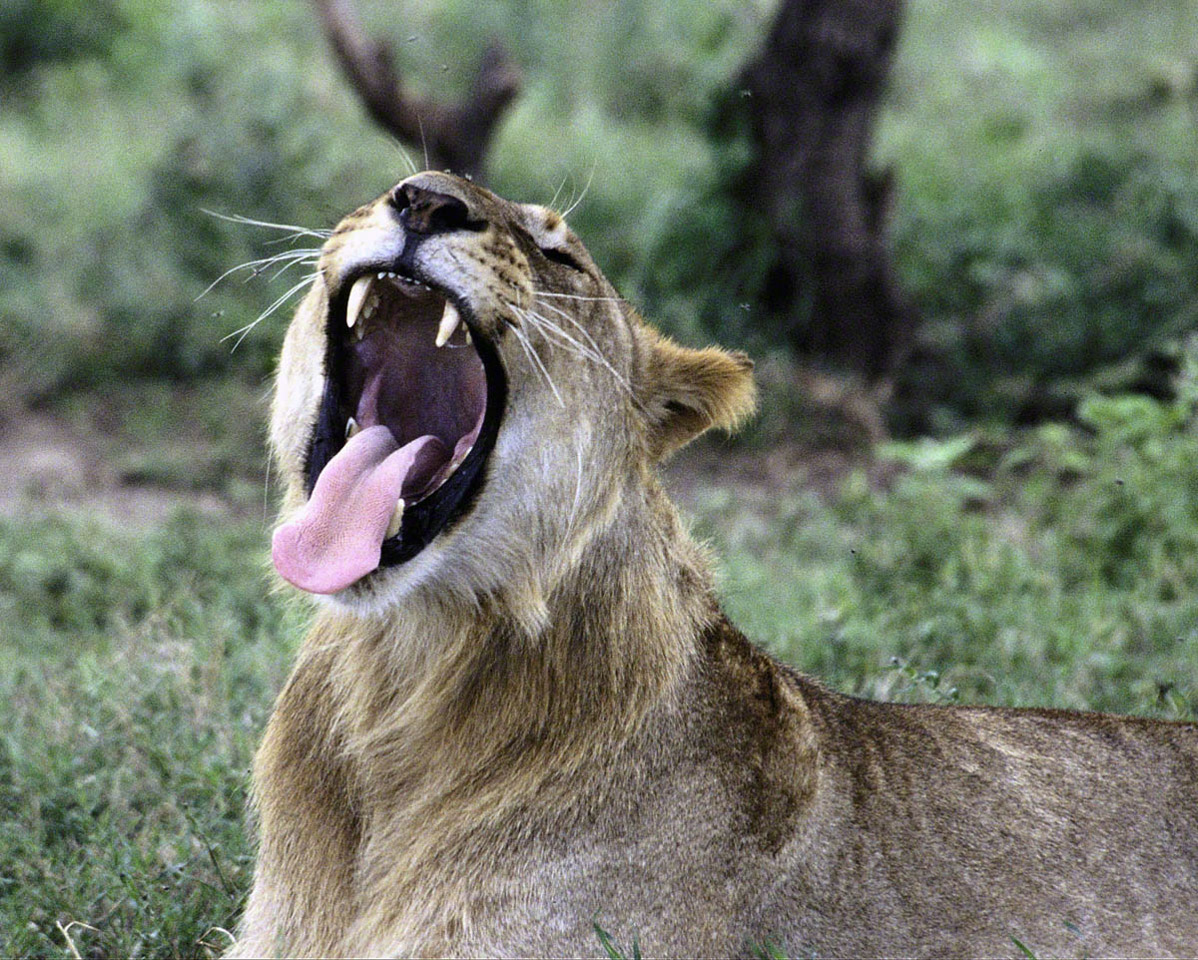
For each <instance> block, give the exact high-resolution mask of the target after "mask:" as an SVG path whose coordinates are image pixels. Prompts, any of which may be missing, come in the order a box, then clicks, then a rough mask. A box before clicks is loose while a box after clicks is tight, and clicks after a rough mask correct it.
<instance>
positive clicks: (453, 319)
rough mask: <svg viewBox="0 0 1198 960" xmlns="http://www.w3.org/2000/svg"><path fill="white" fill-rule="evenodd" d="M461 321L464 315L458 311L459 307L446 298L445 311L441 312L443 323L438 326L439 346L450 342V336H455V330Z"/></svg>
mask: <svg viewBox="0 0 1198 960" xmlns="http://www.w3.org/2000/svg"><path fill="white" fill-rule="evenodd" d="M461 322H462V316H461V314H460V313H458V308H457V307H455V306H454V305H453V304H452V303H450V302H449V301H448V300H446V301H445V312H444V313H443V314H441V325H440V326H439V327H437V346H438V347H443V346H445V344H447V343H448V342H449V338H450V337H452V336H453V332H454V331H455V330H457V328H458V324H459V323H461Z"/></svg>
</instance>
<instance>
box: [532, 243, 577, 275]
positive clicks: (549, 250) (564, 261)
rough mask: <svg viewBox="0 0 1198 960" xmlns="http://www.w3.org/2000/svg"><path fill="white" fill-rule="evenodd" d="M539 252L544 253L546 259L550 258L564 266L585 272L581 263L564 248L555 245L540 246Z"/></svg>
mask: <svg viewBox="0 0 1198 960" xmlns="http://www.w3.org/2000/svg"><path fill="white" fill-rule="evenodd" d="M539 249H540V251H541V253H543V254H544V255H545V259H546V260H552V261H553V262H554V263H560V264H561V265H562V266H564V267H569V268H570V269H571V270H577V271H578V272H579V273H585V272H586V270H585V269H584V268H583V265H582V264H581V263H579V262H578V261H577V260H575V259H574V257H573V255H571V254H570V253H569V252H567V251H565V250H559V249H557V248H556V247H540V248H539Z"/></svg>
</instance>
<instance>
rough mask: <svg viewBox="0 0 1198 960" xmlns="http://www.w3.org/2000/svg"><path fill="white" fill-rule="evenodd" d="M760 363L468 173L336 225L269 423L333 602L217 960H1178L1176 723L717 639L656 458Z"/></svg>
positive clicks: (1194, 883)
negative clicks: (990, 959) (903, 695)
mask: <svg viewBox="0 0 1198 960" xmlns="http://www.w3.org/2000/svg"><path fill="white" fill-rule="evenodd" d="M751 366H752V365H751V363H750V362H749V360H748V359H747V358H746V357H745V356H743V355H741V354H736V353H727V352H724V351H721V350H717V349H707V350H688V349H685V348H683V347H680V346H678V345H676V344H674V343H672V342H671V341H669V340H667V339H665V338H664V337H662V336H661V335H659V334H658V333H656V332H655V331H654V330H653V329H652V328H651V327H649V326H647V325H646V324H645V323H644V322H643V321H642V320H641V319H640V318H639V317H638V316H637V315H636V313H635V312H634V311H633V310H632V309H631V307H629V305H628V304H627V303H625V302H624V301H623V300H621V299H620V298H619V296H618V295H617V294H616V292H615V291H614V290H613V289H612V287H611V285H610V284H609V283H608V282H607V281H606V280H605V279H604V277H603V275H602V274H601V273H600V272H599V270H598V269H597V268H596V267H595V265H594V263H593V262H592V260H591V258H590V256H589V254H588V253H587V251H586V249H585V248H584V247H583V246H582V244H581V243H580V242H579V241H578V239H577V238H576V237H575V236H574V235H573V234H572V233H571V232H570V231H569V229H568V228H567V227H566V225H565V223H564V222H563V221H562V219H561V218H560V217H559V216H558V215H557V214H555V213H552V212H550V211H548V210H546V209H544V208H542V207H536V206H522V205H519V204H515V203H511V202H509V201H506V200H503V199H501V198H499V197H497V196H495V195H493V194H491V193H489V192H488V191H486V190H484V189H482V188H481V187H479V186H476V185H475V184H473V183H470V182H468V181H466V180H462V179H459V178H457V177H454V176H450V175H448V174H442V173H423V174H418V175H416V176H414V177H411V178H409V179H408V180H405V181H404V182H403V183H401V184H399V185H398V186H397V187H396V188H395V189H394V190H392V191H390V192H389V193H387V194H386V195H385V196H383V197H381V198H379V199H378V200H376V201H375V202H374V203H371V204H368V205H367V206H364V207H362V208H361V209H359V210H357V211H356V212H354V213H353V214H352V215H350V216H349V217H347V218H346V219H345V220H344V221H343V222H342V223H341V225H340V226H339V227H338V228H337V229H336V231H335V232H334V233H333V235H332V236H331V237H330V239H329V241H328V243H327V244H326V245H325V248H324V251H323V254H322V256H321V259H320V267H319V271H318V277H317V280H316V282H315V284H314V286H313V288H312V290H311V292H310V293H309V294H308V296H307V298H306V300H305V301H304V303H303V305H302V306H301V307H300V309H299V311H298V313H297V315H296V317H295V320H294V322H293V323H292V325H291V328H290V330H289V331H288V334H287V339H286V343H285V344H284V347H283V355H282V360H281V364H280V368H279V374H278V389H277V395H276V398H275V403H274V412H273V423H272V442H273V447H274V453H275V457H276V460H277V463H278V466H279V470H280V474H281V476H282V477H283V478H284V481H285V483H286V496H285V503H284V507H283V520H284V522H283V524H282V525H281V526H280V527H279V528H278V530H277V531H276V533H275V538H274V549H273V556H274V562H275V566H276V568H277V569H278V571H279V573H280V574H281V575H282V576H283V577H284V578H285V579H287V580H288V581H290V582H291V583H292V584H294V585H295V586H297V587H299V588H300V589H301V590H304V591H308V592H310V593H313V594H323V595H327V596H328V597H329V598H330V599H329V600H327V601H325V602H324V603H323V605H322V606H321V607H320V611H319V613H318V614H317V617H316V623H315V625H314V626H313V628H312V631H311V633H310V634H309V636H308V638H307V640H306V641H305V643H304V646H303V648H302V650H301V652H300V654H299V659H298V663H297V664H296V667H295V671H294V673H293V674H292V676H291V679H290V681H289V682H288V684H287V687H286V689H285V690H284V691H283V693H282V695H281V696H280V697H279V701H278V704H277V706H276V708H275V712H274V716H273V717H272V719H271V721H270V725H269V728H268V729H267V732H266V736H265V740H264V742H263V744H262V747H261V749H260V751H259V753H258V757H257V761H256V763H255V768H254V797H255V805H256V809H257V813H258V821H259V833H260V838H261V842H260V851H259V856H258V863H257V871H256V876H255V881H254V888H253V892H252V893H251V895H250V898H249V904H248V907H247V909H246V914H245V918H244V921H243V923H242V927H241V939H240V941H239V942H238V944H237V945H236V947H235V948H234V951H233V953H234V955H237V956H260V955H266V954H272V953H279V954H284V955H290V956H297V955H304V956H326V957H329V956H366V955H371V956H379V955H382V956H450V955H477V956H491V957H495V956H565V955H603V946H602V944H601V942H600V940H599V939H598V937H597V936H596V933H595V925H596V924H598V925H599V926H601V927H602V928H604V929H605V930H606V931H608V932H609V933H610V934H611V935H612V937H613V938H614V939H615V940H616V942H617V943H620V944H623V945H624V946H625V947H626V948H627V947H629V946H631V945H632V944H633V942H634V941H635V942H636V943H638V944H639V945H640V948H641V949H642V950H643V951H645V952H646V953H648V954H654V955H676V956H689V957H700V956H702V957H716V956H732V955H745V954H751V953H753V952H754V951H755V950H756V951H760V950H761V949H763V948H767V947H772V948H779V949H782V950H785V951H788V952H790V953H791V954H804V955H807V954H812V955H820V956H854V957H860V956H877V955H891V956H893V955H907V956H916V955H919V956H929V955H936V956H942V955H988V956H995V955H1000V954H1011V953H1013V952H1014V946H1013V941H1012V937H1013V936H1014V937H1018V938H1019V939H1020V940H1021V941H1022V942H1023V943H1026V944H1028V946H1029V947H1030V948H1031V949H1033V950H1036V951H1039V952H1041V954H1042V955H1049V954H1053V953H1062V952H1063V953H1068V954H1070V955H1073V954H1081V953H1083V952H1084V953H1088V954H1089V955H1092V956H1093V955H1141V956H1143V955H1153V956H1163V955H1166V954H1177V955H1187V956H1193V955H1195V954H1196V953H1198V727H1196V726H1194V725H1187V724H1180V723H1163V722H1153V721H1148V720H1140V719H1125V718H1117V717H1111V716H1103V715H1093V714H1073V713H1066V712H1061V711H1053V710H999V709H985V708H941V707H923V706H896V705H888V704H879V703H870V702H865V701H861V700H855V699H852V698H850V697H845V696H841V695H839V694H836V693H833V692H831V691H829V690H827V689H825V688H824V687H822V686H820V685H819V684H818V683H816V682H814V681H812V680H809V679H807V678H806V677H802V676H799V675H797V674H795V673H793V672H791V671H790V670H788V669H787V668H785V667H783V666H781V665H779V664H777V663H775V662H774V661H773V660H771V659H770V658H769V657H768V656H766V655H765V654H764V653H762V652H761V651H760V650H758V649H757V648H756V647H754V646H753V645H752V644H750V643H749V642H748V641H747V640H745V638H744V637H743V636H742V635H741V634H740V633H739V632H738V631H737V629H736V628H735V627H734V626H733V625H732V624H731V623H729V622H728V620H727V619H726V618H725V617H724V615H723V614H722V613H721V611H720V608H719V605H718V603H717V601H716V599H715V595H714V592H713V587H712V580H711V574H710V572H709V564H708V561H707V559H706V557H705V556H704V553H703V551H702V549H700V548H699V547H698V546H696V545H695V543H694V542H693V541H692V540H691V539H690V538H689V536H688V535H687V534H686V532H685V531H684V529H683V527H682V525H681V524H680V522H679V519H678V516H677V514H676V512H675V510H674V507H673V506H672V505H671V503H670V502H669V500H668V499H667V498H666V496H665V494H664V493H663V492H662V488H661V486H660V484H659V481H658V479H657V474H656V466H657V464H658V463H659V462H660V461H661V460H662V459H663V458H664V457H667V456H668V455H669V454H671V453H672V452H673V451H675V450H676V449H678V448H679V447H680V446H682V445H683V444H684V443H686V442H687V441H688V440H690V439H691V438H693V437H694V436H696V435H697V434H699V433H701V432H702V431H704V430H706V429H708V428H710V427H731V426H733V425H734V424H735V423H736V422H737V421H738V420H739V419H740V418H742V417H743V416H745V415H746V414H747V413H748V412H749V410H750V408H751V407H752V405H753V386H752V378H751Z"/></svg>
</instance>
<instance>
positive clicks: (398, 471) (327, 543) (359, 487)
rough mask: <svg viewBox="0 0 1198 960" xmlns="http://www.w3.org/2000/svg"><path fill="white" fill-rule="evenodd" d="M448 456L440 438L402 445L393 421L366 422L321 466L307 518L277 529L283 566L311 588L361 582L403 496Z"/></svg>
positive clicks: (275, 554) (333, 589) (274, 550)
mask: <svg viewBox="0 0 1198 960" xmlns="http://www.w3.org/2000/svg"><path fill="white" fill-rule="evenodd" d="M447 456H448V454H447V452H446V450H445V445H444V444H443V443H442V442H441V441H440V440H438V439H437V438H436V437H432V436H423V437H419V438H417V439H416V440H413V441H412V442H411V443H406V444H404V445H403V446H402V447H401V446H400V445H399V444H398V443H396V441H395V438H394V436H392V434H391V431H390V430H389V429H387V428H386V427H384V426H373V427H367V428H365V429H364V430H362V431H361V432H360V433H358V434H357V435H356V436H354V437H353V438H351V439H350V440H349V441H348V442H347V443H346V444H345V446H344V447H343V448H342V449H341V451H340V453H338V454H337V455H336V456H335V457H333V459H332V460H330V461H329V462H328V464H327V465H326V466H325V468H324V469H323V470H322V471H321V472H320V476H319V477H318V478H317V480H316V486H315V487H314V488H313V490H312V496H311V497H310V498H309V499H308V503H307V504H306V505H305V506H304V508H303V510H302V511H301V512H300V514H299V516H297V517H296V518H295V519H294V520H291V521H290V522H289V523H285V524H283V526H281V527H279V529H278V530H276V531H275V535H274V540H273V543H272V546H271V558H272V560H273V561H274V565H275V569H276V570H278V571H279V574H280V575H281V576H282V577H283V579H284V580H286V581H288V582H289V583H291V584H293V585H294V586H297V587H299V588H300V589H301V590H307V591H308V592H309V593H337V592H338V591H339V590H344V589H345V588H346V587H348V586H351V585H352V584H354V583H357V581H358V580H360V579H361V578H362V577H364V576H366V574H368V573H370V572H371V571H372V570H374V569H376V568H377V567H378V565H379V561H380V559H381V557H382V548H383V540H385V539H386V537H387V533H388V526H389V525H391V522H392V518H393V516H395V515H396V512H397V511H396V508H397V507H398V506H399V501H400V497H401V496H403V494H404V492H405V491H407V490H415V489H419V488H420V487H422V486H424V485H425V484H426V483H427V481H428V478H429V476H431V474H432V473H433V472H435V471H436V470H437V468H438V467H439V466H440V465H441V464H442V463H444V461H445V460H446V458H447ZM401 509H402V508H401Z"/></svg>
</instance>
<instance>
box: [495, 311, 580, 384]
mask: <svg viewBox="0 0 1198 960" xmlns="http://www.w3.org/2000/svg"><path fill="white" fill-rule="evenodd" d="M512 309H513V310H519V307H515V306H513V308H512ZM508 328H509V329H510V330H511V331H512V333H514V334H515V335H516V342H517V343H519V344H520V347H521V349H522V350H523V351H524V355H525V356H526V357H528V360H529V362H530V363H532V364H533V365H534V366H535V367H536V368H537V369H538V370H539V371H540V372H541V376H543V377H544V378H545V382H546V383H547V384H549V389H550V390H552V391H553V395H554V396H555V397H556V398H557V402H558V403H559V404H560V405H561V406H563V407H564V406H565V405H566V404H565V401H563V400H562V395H561V394H560V393H558V390H557V385H556V384H555V383H554V382H553V378H552V377H551V376H549V371H548V370H547V369H546V368H545V364H544V363H542V362H541V357H540V355H539V354H538V353H537V350H536V348H535V347H534V346H533V345H532V343H531V342H530V341H529V339H528V334H526V333H525V332H524V331H523V330H521V329H520V327H519V325H518V324H515V323H510V324H508Z"/></svg>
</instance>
